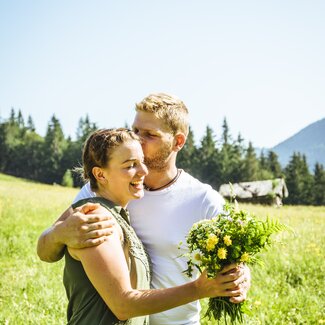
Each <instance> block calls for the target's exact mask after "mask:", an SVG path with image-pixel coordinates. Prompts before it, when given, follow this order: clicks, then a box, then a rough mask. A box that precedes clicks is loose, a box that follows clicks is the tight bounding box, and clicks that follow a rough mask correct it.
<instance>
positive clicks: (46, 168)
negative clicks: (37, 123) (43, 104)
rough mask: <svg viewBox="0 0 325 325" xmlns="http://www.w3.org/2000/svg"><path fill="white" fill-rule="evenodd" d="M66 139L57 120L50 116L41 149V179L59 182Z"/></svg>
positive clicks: (61, 174)
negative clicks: (42, 148)
mask: <svg viewBox="0 0 325 325" xmlns="http://www.w3.org/2000/svg"><path fill="white" fill-rule="evenodd" d="M66 145H67V143H66V140H65V138H64V134H63V131H62V127H61V124H60V122H59V120H58V119H57V118H56V117H55V115H53V116H52V118H51V120H50V122H49V124H48V127H47V132H46V135H45V141H44V150H43V168H42V181H43V182H46V183H50V184H51V183H57V184H60V183H61V180H62V176H63V174H64V172H65V170H63V169H62V165H61V160H62V158H63V155H64V152H65V149H66Z"/></svg>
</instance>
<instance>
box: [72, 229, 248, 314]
mask: <svg viewBox="0 0 325 325" xmlns="http://www.w3.org/2000/svg"><path fill="white" fill-rule="evenodd" d="M69 252H70V253H71V254H72V256H73V257H74V258H76V259H79V260H80V261H81V263H82V265H83V267H84V269H85V272H86V274H87V276H88V278H89V279H90V281H91V282H92V284H93V285H94V287H95V288H96V290H97V291H98V293H99V294H100V296H101V297H102V298H103V300H104V301H105V303H106V304H107V306H108V307H109V308H110V309H111V310H112V312H113V313H114V314H115V315H116V317H117V318H119V319H121V320H125V319H128V318H132V317H136V316H141V315H148V314H153V313H157V312H161V311H164V310H167V309H170V308H174V307H177V306H180V305H183V304H186V303H189V302H191V301H194V300H197V299H200V298H203V297H212V296H233V297H235V296H239V295H240V294H241V293H242V289H241V288H240V287H239V284H240V283H241V282H242V281H243V274H242V271H241V270H240V269H239V268H236V269H235V267H236V266H235V265H231V266H229V267H227V268H225V269H224V270H223V272H222V273H220V274H219V275H218V276H217V277H216V278H215V279H207V277H206V274H202V275H201V276H200V278H198V279H197V280H195V281H192V282H189V283H187V284H184V285H182V286H178V287H174V288H168V289H157V290H136V289H133V288H132V287H131V283H130V275H129V270H128V267H127V264H126V260H125V256H124V253H123V249H122V247H121V242H120V238H119V235H118V231H114V232H113V234H112V235H111V236H109V238H108V239H107V240H106V241H105V242H104V243H103V244H102V245H99V246H95V247H91V248H85V249H70V248H69ZM231 269H233V271H232V272H230V273H227V274H224V273H226V272H227V271H228V272H229V270H231Z"/></svg>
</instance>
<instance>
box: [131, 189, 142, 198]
mask: <svg viewBox="0 0 325 325" xmlns="http://www.w3.org/2000/svg"><path fill="white" fill-rule="evenodd" d="M132 196H133V199H135V200H138V199H141V198H143V196H144V191H143V189H141V190H137V191H135V192H134V191H133V193H132Z"/></svg>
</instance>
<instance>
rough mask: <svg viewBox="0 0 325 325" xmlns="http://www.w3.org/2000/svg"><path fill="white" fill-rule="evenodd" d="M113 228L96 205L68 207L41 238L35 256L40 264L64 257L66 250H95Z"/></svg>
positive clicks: (104, 211) (108, 218)
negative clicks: (66, 248)
mask: <svg viewBox="0 0 325 325" xmlns="http://www.w3.org/2000/svg"><path fill="white" fill-rule="evenodd" d="M113 224H114V221H113V219H112V217H111V215H110V213H109V212H108V211H107V210H106V209H105V210H104V209H100V205H99V204H94V203H87V204H85V205H83V206H81V207H78V208H76V209H75V210H73V209H72V208H71V207H70V208H68V209H67V210H66V211H65V212H64V213H63V214H62V215H61V216H60V218H59V219H58V220H57V221H56V222H55V223H54V224H53V225H52V226H51V227H50V228H48V229H47V230H45V231H44V232H43V233H42V234H41V236H40V238H39V239H38V243H37V254H38V256H39V258H40V259H41V260H42V261H45V262H56V261H58V260H60V259H61V258H62V257H63V255H64V249H65V247H66V246H69V247H71V248H85V247H91V246H97V245H99V244H101V243H103V242H104V241H105V240H106V238H107V236H109V235H110V234H111V233H112V231H113V228H112V225H113Z"/></svg>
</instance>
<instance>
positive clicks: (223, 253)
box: [218, 248, 227, 260]
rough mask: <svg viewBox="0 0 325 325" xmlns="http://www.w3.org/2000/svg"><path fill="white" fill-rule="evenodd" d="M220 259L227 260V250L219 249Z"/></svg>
mask: <svg viewBox="0 0 325 325" xmlns="http://www.w3.org/2000/svg"><path fill="white" fill-rule="evenodd" d="M218 257H219V258H220V259H221V260H225V259H226V257H227V250H226V249H225V248H219V249H218Z"/></svg>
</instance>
